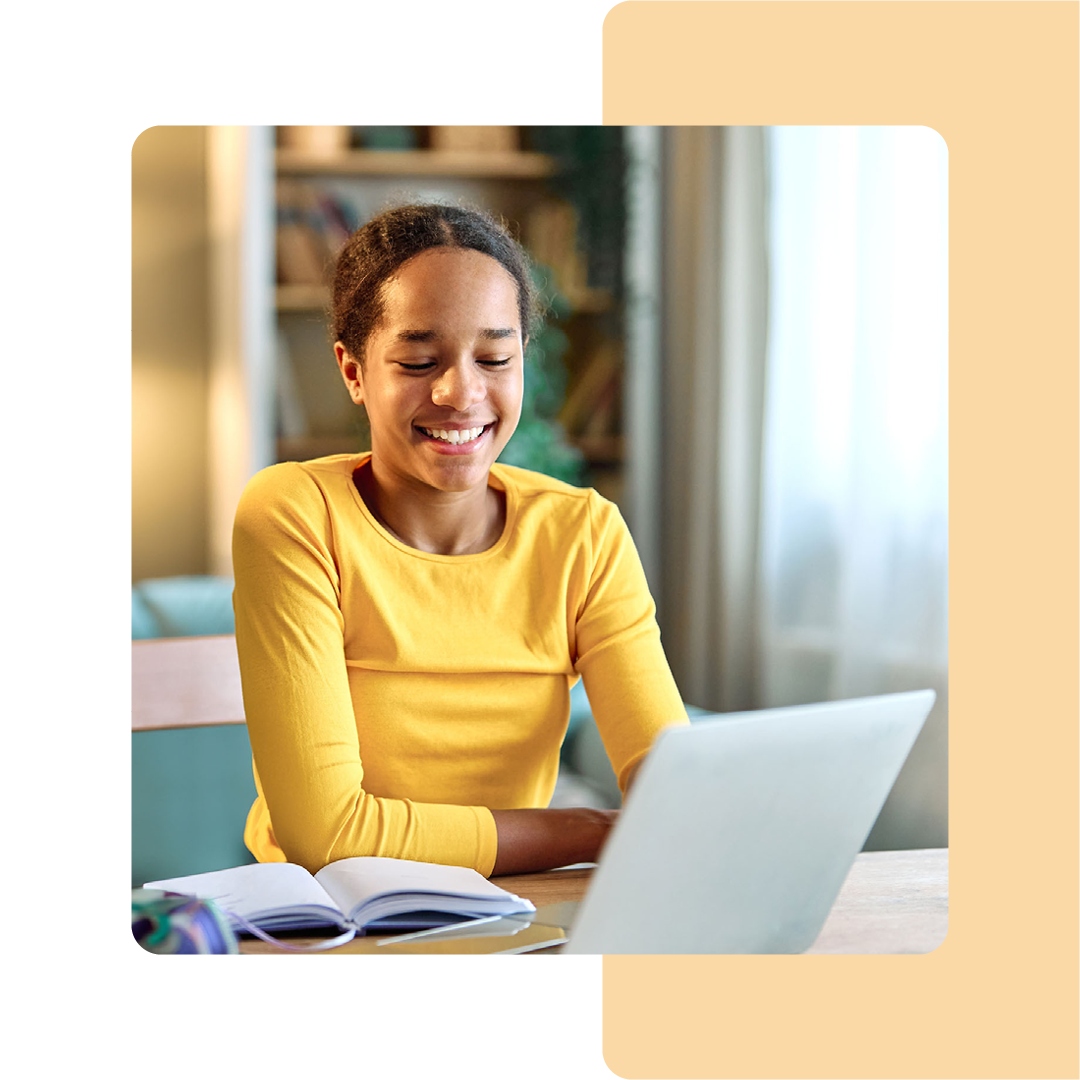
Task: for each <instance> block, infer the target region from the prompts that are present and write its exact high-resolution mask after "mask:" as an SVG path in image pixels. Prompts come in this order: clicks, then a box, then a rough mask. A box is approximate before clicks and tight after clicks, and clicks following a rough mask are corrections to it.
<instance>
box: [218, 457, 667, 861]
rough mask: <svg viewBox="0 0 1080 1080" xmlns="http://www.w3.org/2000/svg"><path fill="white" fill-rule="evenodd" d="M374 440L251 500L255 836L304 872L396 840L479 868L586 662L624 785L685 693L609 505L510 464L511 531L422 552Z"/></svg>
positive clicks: (501, 484)
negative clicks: (382, 504) (471, 544)
mask: <svg viewBox="0 0 1080 1080" xmlns="http://www.w3.org/2000/svg"><path fill="white" fill-rule="evenodd" d="M366 457H367V455H359V456H356V455H336V456H334V457H328V458H321V459H318V460H316V461H308V462H303V463H289V464H282V465H274V466H272V467H271V468H269V469H265V470H263V471H262V472H261V473H259V474H258V475H257V476H255V477H254V478H253V479H252V480H251V482H250V483H249V484H248V486H247V488H246V490H245V491H244V494H243V497H242V498H241V501H240V505H239V508H238V510H237V515H236V525H235V530H234V534H233V569H234V573H235V578H236V589H235V593H234V601H233V602H234V607H235V611H236V643H237V649H238V651H239V655H240V671H241V677H242V683H243V692H244V709H245V712H246V715H247V725H248V732H249V735H250V738H251V747H252V754H253V757H254V769H255V785H256V790H257V792H258V796H257V798H256V800H255V803H254V805H253V806H252V808H251V812H250V814H249V815H248V821H247V827H246V829H245V831H244V840H245V842H246V844H247V846H248V847H249V848H250V850H251V851H252V853H253V854H254V855H255V857H256V858H257V859H259V860H260V861H261V862H272V861H285V860H287V861H289V862H294V863H299V864H300V865H302V866H305V867H307V868H308V869H309V870H311V871H315V870H317V869H319V868H320V867H322V866H324V865H325V864H327V863H329V862H333V861H334V860H335V859H343V858H348V857H350V856H354V855H388V856H393V857H397V858H406V859H419V860H422V861H427V862H440V863H451V864H457V865H462V866H470V867H473V868H474V869H476V870H478V871H479V872H480V873H482V874H484V875H487V874H490V873H491V869H492V867H493V866H494V863H495V856H496V850H497V837H496V831H495V822H494V819H493V818H492V815H491V810H492V809H503V808H511V807H544V806H547V804H548V801H549V800H550V798H551V794H552V791H553V789H554V786H555V779H556V775H557V773H558V765H559V748H560V744H561V741H562V738H563V735H564V734H565V732H566V726H567V721H568V717H569V692H570V687H571V686H572V685H573V683H574V682H575V681H576V679H577V676H578V675H581V677H582V678H583V679H584V681H585V689H586V692H587V693H588V695H589V701H590V704H591V705H592V708H593V714H594V716H595V718H596V722H597V725H598V727H599V730H600V733H601V735H602V737H603V740H604V745H605V747H606V749H607V752H608V756H609V757H610V759H611V762H612V765H613V767H614V769H615V773H616V776H617V777H618V779H619V783H620V786H622V785H623V784H624V783H625V780H626V776H627V774H628V772H629V771H630V769H631V768H632V766H633V765H634V764H635V763H636V762H637V761H638V760H639V759H640V758H641V757H642V756H643V755H644V754H645V753H646V751H647V750H648V749H649V747H650V745H651V744H652V742H653V740H654V739H655V738H656V736H657V734H658V733H659V732H660V730H661V729H662V728H663V727H665V726H666V725H668V724H670V723H677V722H686V710H685V708H684V707H683V704H682V701H681V699H680V696H679V693H678V690H677V689H676V686H675V682H674V680H673V678H672V676H671V672H670V669H669V668H668V665H667V661H666V659H665V657H664V653H663V650H662V648H661V645H660V633H659V630H658V628H657V624H656V620H655V614H654V613H655V607H654V605H653V602H652V598H651V597H650V595H649V591H648V587H647V585H646V582H645V576H644V574H643V572H642V569H641V564H640V561H639V559H638V556H637V552H636V551H635V549H634V545H633V542H632V540H631V538H630V535H629V532H628V530H627V528H626V526H625V524H624V522H623V520H622V518H621V516H620V515H619V511H618V509H617V508H616V507H615V505H614V504H613V503H610V502H608V501H607V500H606V499H603V498H602V497H601V496H599V495H598V494H597V493H596V492H595V491H592V490H586V489H581V488H574V487H570V486H569V485H567V484H563V483H560V482H559V481H557V480H553V479H551V478H549V477H547V476H542V475H540V474H538V473H533V472H529V471H526V470H524V469H518V468H513V467H510V466H505V465H498V464H497V465H495V466H493V468H492V470H491V473H490V479H489V483H490V484H491V485H492V486H494V487H496V488H499V489H502V490H503V491H505V495H506V525H505V528H504V530H503V533H502V536H501V537H500V539H499V540H498V541H497V542H496V544H495V545H494V546H493V547H491V548H490V549H488V550H487V551H484V552H482V553H479V554H474V555H436V554H430V553H428V552H424V551H419V550H416V549H414V548H410V547H408V546H407V545H405V544H403V543H402V542H401V541H399V540H398V539H396V538H395V537H394V536H393V535H391V534H390V533H389V532H388V531H387V530H386V529H385V528H383V526H382V525H381V524H380V523H379V522H378V521H377V520H376V519H375V518H374V516H373V515H372V514H371V511H370V510H369V509H368V507H367V506H366V504H365V503H364V501H363V499H362V498H361V497H360V494H359V492H358V491H357V489H356V486H355V484H354V482H353V472H354V470H355V469H357V468H358V467H359V466H360V465H361V464H362V463H363V462H364V461H365V459H366Z"/></svg>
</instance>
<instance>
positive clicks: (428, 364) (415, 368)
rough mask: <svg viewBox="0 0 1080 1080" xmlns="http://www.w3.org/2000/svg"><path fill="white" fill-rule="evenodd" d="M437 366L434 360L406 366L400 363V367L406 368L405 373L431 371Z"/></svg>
mask: <svg viewBox="0 0 1080 1080" xmlns="http://www.w3.org/2000/svg"><path fill="white" fill-rule="evenodd" d="M434 366H435V362H434V361H433V360H426V361H424V363H422V364H405V363H401V362H399V363H398V367H401V368H404V370H405V371H430V370H431V368H433V367H434Z"/></svg>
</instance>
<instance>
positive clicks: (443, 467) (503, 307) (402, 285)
mask: <svg viewBox="0 0 1080 1080" xmlns="http://www.w3.org/2000/svg"><path fill="white" fill-rule="evenodd" d="M383 299H384V303H383V315H382V318H381V320H380V321H379V323H378V325H377V326H376V328H375V329H374V331H373V332H372V333H371V336H370V337H369V338H368V342H367V351H366V357H365V362H364V366H363V367H362V368H361V367H360V365H359V364H357V363H356V362H355V359H354V358H353V357H350V356H349V354H348V353H347V352H346V351H345V350H344V348H343V346H342V345H341V344H340V343H338V344H337V345H336V346H335V352H336V353H337V357H338V365H339V366H340V368H341V373H342V376H343V378H344V379H345V384H346V386H348V388H349V393H350V394H351V396H352V399H353V401H355V402H356V403H357V404H359V403H361V402H363V404H364V406H365V407H366V409H367V414H368V419H369V421H370V424H371V449H372V460H373V461H374V462H377V469H378V471H379V472H381V473H383V475H384V477H385V478H387V479H390V478H391V477H393V478H394V479H396V480H398V481H401V482H405V483H408V484H415V483H417V482H419V483H420V484H422V485H425V486H428V487H431V488H435V489H437V490H440V491H465V490H467V489H469V488H473V487H477V486H484V487H486V486H487V478H488V470H489V469H490V468H491V466H492V464H493V463H494V462H495V459H496V458H497V457H498V456H499V454H500V453H501V452H502V449H503V447H504V446H506V444H507V442H508V441H509V440H510V436H511V435H513V433H514V429H515V428H516V427H517V423H518V420H519V418H520V416H521V395H522V388H523V360H524V357H523V352H524V342H523V341H522V336H521V325H520V319H519V315H518V293H517V283H516V282H515V281H514V279H513V278H512V277H511V276H510V274H509V273H508V272H507V270H505V269H504V268H503V267H502V266H501V265H500V264H499V263H498V262H496V260H495V259H492V258H491V257H490V256H487V255H482V254H481V253H480V252H478V251H468V250H460V249H455V248H449V249H447V248H442V249H439V248H435V249H432V250H429V251H425V252H423V253H422V254H420V255H417V256H416V257H415V258H413V259H410V260H409V261H408V262H407V263H405V264H404V266H402V267H401V269H400V270H399V271H398V273H397V274H396V275H395V276H394V277H393V278H391V279H390V280H389V281H388V282H387V284H386V286H385V288H384V291H383Z"/></svg>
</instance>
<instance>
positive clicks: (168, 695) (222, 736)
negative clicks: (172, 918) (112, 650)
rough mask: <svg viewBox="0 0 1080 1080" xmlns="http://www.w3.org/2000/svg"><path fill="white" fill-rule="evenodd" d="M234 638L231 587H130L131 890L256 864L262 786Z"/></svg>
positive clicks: (198, 583)
mask: <svg viewBox="0 0 1080 1080" xmlns="http://www.w3.org/2000/svg"><path fill="white" fill-rule="evenodd" d="M232 631H233V622H232V582H231V581H229V580H227V579H223V578H204V577H188V578H162V579H157V580H154V581H144V582H140V583H138V584H137V585H136V586H135V587H134V588H133V589H132V639H133V640H132V733H131V883H132V886H133V887H134V886H139V885H142V884H143V883H144V882H146V881H154V880H157V879H160V878H166V877H177V876H181V875H184V874H196V873H202V872H204V871H207V870H221V869H224V868H225V867H229V866H240V865H242V864H244V863H249V862H252V861H254V860H253V859H252V856H251V854H250V852H248V850H247V848H245V847H244V842H243V829H244V821H245V818H246V815H247V812H248V809H249V808H250V807H251V804H252V802H253V801H254V799H255V782H254V779H253V778H252V774H251V747H250V744H249V743H248V737H247V728H246V727H245V726H244V712H243V702H242V699H241V696H240V672H239V666H238V664H237V660H236V643H235V639H234V638H233V637H232ZM196 635H199V636H196Z"/></svg>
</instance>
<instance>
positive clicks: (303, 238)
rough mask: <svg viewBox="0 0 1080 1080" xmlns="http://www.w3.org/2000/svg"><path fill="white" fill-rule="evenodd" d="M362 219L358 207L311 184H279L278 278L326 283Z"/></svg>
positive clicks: (289, 282)
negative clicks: (343, 248) (356, 208)
mask: <svg viewBox="0 0 1080 1080" xmlns="http://www.w3.org/2000/svg"><path fill="white" fill-rule="evenodd" d="M358 223H359V221H358V217H357V214H356V210H355V208H354V207H352V206H351V205H350V204H349V203H347V202H345V201H344V200H342V199H341V198H339V197H338V196H336V195H335V194H333V193H332V192H329V191H325V190H322V189H320V188H317V187H314V186H312V185H310V184H304V183H300V182H297V181H286V180H279V181H278V185H277V279H278V281H279V282H280V283H281V284H284V285H308V284H323V283H325V282H326V281H327V279H328V276H329V273H330V269H331V267H332V266H333V263H334V260H335V259H336V258H337V254H338V252H339V251H340V250H341V248H342V247H343V246H344V244H345V241H346V240H347V239H348V238H349V236H350V235H351V234H352V232H353V230H354V229H355V228H356V226H357V224H358Z"/></svg>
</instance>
